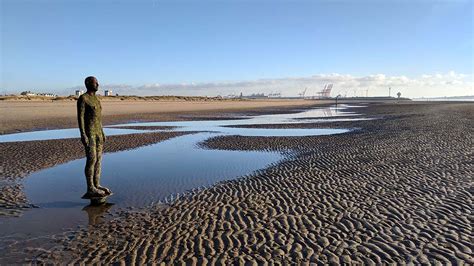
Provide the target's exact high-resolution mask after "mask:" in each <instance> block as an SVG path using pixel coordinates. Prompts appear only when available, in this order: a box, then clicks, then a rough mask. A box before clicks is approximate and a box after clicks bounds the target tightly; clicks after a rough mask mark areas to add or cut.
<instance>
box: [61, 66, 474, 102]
mask: <svg viewBox="0 0 474 266" xmlns="http://www.w3.org/2000/svg"><path fill="white" fill-rule="evenodd" d="M327 83H333V84H334V87H333V91H332V95H333V96H335V95H337V94H342V95H347V96H354V95H357V96H365V95H366V93H368V95H369V96H385V95H387V94H388V88H389V87H391V88H392V96H393V95H395V94H396V93H397V92H398V91H400V92H401V93H402V95H403V96H407V97H422V96H424V97H431V96H455V95H472V94H474V91H473V84H474V82H473V79H472V74H471V75H466V74H461V73H456V72H454V71H449V72H447V73H434V74H424V75H421V76H419V77H413V78H410V77H407V76H403V75H402V76H388V75H385V74H374V75H367V76H353V75H348V74H340V73H330V74H316V75H313V76H309V77H288V78H276V79H258V80H250V81H222V82H206V83H195V82H190V83H179V84H160V83H152V84H144V85H141V86H131V85H127V84H110V85H101V87H102V89H112V90H114V92H117V93H119V94H121V95H207V96H215V95H229V94H236V95H238V94H240V92H242V93H243V94H244V95H246V94H247V95H248V94H251V93H262V92H263V93H266V94H268V93H271V92H281V94H282V96H296V95H298V93H299V92H301V91H303V90H304V89H305V88H307V93H306V94H307V95H309V96H311V95H316V93H317V92H318V91H320V90H322V89H323V87H324V85H325V84H327ZM72 89H75V88H70V90H71V91H72Z"/></svg>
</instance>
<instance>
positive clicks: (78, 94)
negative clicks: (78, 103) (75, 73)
mask: <svg viewBox="0 0 474 266" xmlns="http://www.w3.org/2000/svg"><path fill="white" fill-rule="evenodd" d="M83 93H84V91H83V90H76V96H81V95H82V94H83Z"/></svg>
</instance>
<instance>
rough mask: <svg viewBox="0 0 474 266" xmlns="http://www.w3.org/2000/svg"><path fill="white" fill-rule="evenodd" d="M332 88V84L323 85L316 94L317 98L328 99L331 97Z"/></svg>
mask: <svg viewBox="0 0 474 266" xmlns="http://www.w3.org/2000/svg"><path fill="white" fill-rule="evenodd" d="M332 86H333V84H332V83H330V84H326V85H324V88H323V90H322V91H319V92H317V93H316V95H317V98H319V99H327V98H330V97H331V90H332Z"/></svg>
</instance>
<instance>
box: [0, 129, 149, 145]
mask: <svg viewBox="0 0 474 266" xmlns="http://www.w3.org/2000/svg"><path fill="white" fill-rule="evenodd" d="M151 131H152V130H135V129H125V128H104V134H105V135H106V136H115V135H125V134H135V133H145V132H151ZM80 136H81V135H80V133H79V129H78V128H67V129H52V130H40V131H31V132H22V133H14V134H6V135H0V142H14V141H33V140H50V139H70V138H79V137H80Z"/></svg>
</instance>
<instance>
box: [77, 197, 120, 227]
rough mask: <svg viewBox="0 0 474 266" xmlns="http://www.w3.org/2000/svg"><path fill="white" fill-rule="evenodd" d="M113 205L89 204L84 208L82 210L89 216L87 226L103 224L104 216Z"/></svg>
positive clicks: (106, 203)
mask: <svg viewBox="0 0 474 266" xmlns="http://www.w3.org/2000/svg"><path fill="white" fill-rule="evenodd" d="M113 205H114V204H113V203H108V202H105V203H102V204H92V203H91V204H89V205H87V206H85V207H84V208H83V209H82V210H83V211H85V212H87V215H88V216H89V225H97V224H100V223H102V222H104V214H105V212H107V211H108V210H109V209H110V208H112V206H113Z"/></svg>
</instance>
